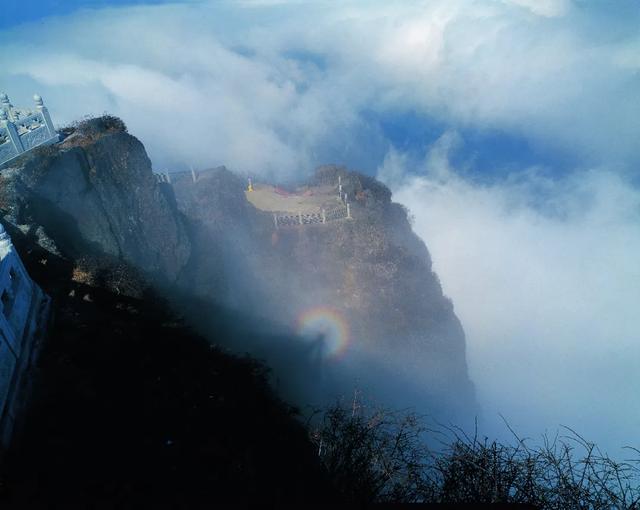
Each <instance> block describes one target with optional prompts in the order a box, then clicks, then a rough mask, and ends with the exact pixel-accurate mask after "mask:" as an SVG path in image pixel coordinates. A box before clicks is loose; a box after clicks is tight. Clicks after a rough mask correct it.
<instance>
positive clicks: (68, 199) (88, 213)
mask: <svg viewBox="0 0 640 510" xmlns="http://www.w3.org/2000/svg"><path fill="white" fill-rule="evenodd" d="M0 208H1V209H3V212H4V218H5V221H8V222H10V223H13V224H14V225H16V226H21V225H23V226H24V227H23V228H29V229H31V230H32V231H33V233H34V234H35V233H36V231H38V229H40V233H42V232H45V233H49V237H50V238H51V239H54V241H55V245H56V246H57V249H58V250H59V252H61V253H64V254H65V255H66V256H68V257H72V258H74V259H80V258H81V257H83V256H86V255H87V254H89V253H92V254H104V255H106V256H110V257H113V258H115V259H121V260H123V261H125V262H127V263H130V264H132V265H133V266H136V267H138V268H140V269H141V270H142V271H144V272H145V273H147V274H148V275H150V276H151V277H152V278H154V277H163V278H166V279H168V280H169V281H173V280H175V279H176V278H177V276H178V274H179V273H180V270H181V269H182V268H183V266H184V265H185V264H186V262H187V260H188V258H189V255H190V242H189V239H188V237H187V235H186V231H185V229H184V226H183V224H182V220H181V218H180V215H179V214H178V212H177V211H176V209H175V207H174V206H173V204H172V203H171V200H170V197H167V196H166V195H165V194H164V193H163V192H162V190H161V188H160V186H159V185H158V184H157V183H156V182H155V178H154V176H153V173H152V171H151V162H150V161H149V158H148V157H147V154H146V152H145V149H144V147H143V145H142V144H141V143H140V141H139V140H137V139H136V138H135V137H133V136H131V135H129V134H128V133H126V130H125V128H124V126H123V125H122V124H121V123H119V122H117V121H116V120H114V119H110V118H108V117H107V118H100V119H92V120H90V121H85V122H83V123H80V125H79V126H78V127H77V128H76V129H75V131H74V132H73V133H72V134H71V135H70V136H68V137H67V138H66V140H64V141H63V142H62V143H59V144H56V145H51V146H47V147H41V148H38V149H35V150H33V151H31V152H29V153H27V154H25V155H24V156H22V157H21V158H18V159H17V160H14V161H13V162H12V163H11V166H10V167H9V168H4V169H3V170H2V173H1V175H0Z"/></svg>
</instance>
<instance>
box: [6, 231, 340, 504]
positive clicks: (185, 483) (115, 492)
mask: <svg viewBox="0 0 640 510" xmlns="http://www.w3.org/2000/svg"><path fill="white" fill-rule="evenodd" d="M12 234H13V238H14V240H15V241H16V245H17V246H18V249H19V251H20V253H21V255H22V256H23V258H24V260H25V263H26V266H27V268H28V270H29V272H30V274H31V275H32V276H33V277H34V279H35V280H36V281H37V282H38V283H39V284H40V285H41V286H42V287H43V289H44V290H45V291H46V292H47V293H49V294H50V295H51V296H52V298H53V303H54V317H55V320H54V322H53V324H52V326H51V328H50V332H49V338H48V341H47V344H46V346H45V348H44V350H43V352H42V353H41V359H40V364H39V367H40V368H39V374H38V376H37V379H36V381H35V393H34V395H33V398H32V403H31V406H30V411H29V412H28V415H27V416H26V419H25V421H24V428H23V430H22V432H21V434H20V435H19V436H18V438H17V442H16V444H15V446H14V448H13V449H12V450H11V451H9V452H8V453H7V454H6V456H5V459H4V463H3V480H2V481H3V484H2V493H1V494H0V504H2V507H3V508H5V507H6V506H9V507H15V508H77V507H82V508H87V505H88V504H89V507H91V508H168V507H171V508H200V507H210V506H211V504H212V503H213V502H219V501H233V502H240V503H241V502H260V503H273V502H293V501H298V502H300V501H307V500H308V498H309V497H310V495H312V494H314V495H316V496H314V498H315V497H319V498H321V499H329V498H331V494H332V492H331V489H330V488H329V486H328V483H327V482H326V476H325V473H324V472H323V471H322V470H321V468H320V466H319V463H318V460H317V457H316V456H315V454H314V450H313V448H312V446H311V444H310V443H309V441H308V439H307V436H306V432H305V430H304V428H303V427H302V426H301V425H300V424H299V423H298V422H297V421H296V420H295V419H294V412H293V410H292V409H291V408H289V407H288V406H286V405H285V404H284V403H282V402H281V401H280V400H279V399H278V398H277V397H276V396H275V395H273V393H272V392H271V391H270V389H269V385H268V384H267V383H266V380H265V369H264V367H263V366H262V365H260V364H258V363H256V362H254V361H252V360H251V359H248V358H244V359H241V358H236V357H234V356H231V355H229V354H228V353H224V352H221V351H220V350H218V349H216V348H212V347H211V344H210V343H209V342H206V341H204V340H203V339H201V338H199V337H197V336H195V335H194V334H192V333H191V332H190V331H189V330H188V329H187V328H185V327H184V326H183V325H182V324H181V322H180V321H179V320H177V319H175V318H174V317H173V316H172V313H171V312H170V311H169V310H168V309H167V307H166V306H165V305H164V304H163V303H162V302H161V301H160V300H158V299H157V298H156V297H155V296H154V295H153V294H152V293H151V292H150V291H148V290H145V289H143V288H139V289H138V291H139V293H140V294H141V295H142V296H143V299H136V298H131V297H126V296H124V295H118V294H116V293H114V292H111V291H109V290H106V289H104V288H101V287H100V286H96V285H93V286H88V285H85V284H82V283H80V282H78V281H76V280H77V278H76V279H74V273H73V265H72V264H71V263H70V262H69V261H68V260H64V259H62V258H60V257H57V256H55V255H52V254H51V253H49V252H47V251H45V250H42V249H41V248H40V247H39V246H37V245H36V244H34V243H33V242H32V241H31V240H29V238H28V237H27V236H22V235H21V234H20V233H19V232H18V231H16V230H15V229H13V231H12ZM120 270H123V269H122V268H120ZM212 340H213V341H214V342H215V340H216V339H215V338H212Z"/></svg>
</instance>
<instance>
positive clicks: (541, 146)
mask: <svg viewBox="0 0 640 510" xmlns="http://www.w3.org/2000/svg"><path fill="white" fill-rule="evenodd" d="M80 6H82V7H90V8H89V9H81V10H78V8H79V7H80ZM60 9H62V10H60ZM3 13H4V14H7V13H8V15H6V16H4V17H3V18H2V19H1V21H0V23H1V24H0V45H2V48H3V52H2V53H0V88H2V89H3V90H4V91H6V92H7V93H8V94H9V96H10V97H11V98H12V100H13V101H14V103H16V104H22V103H29V102H30V101H31V99H30V98H31V95H32V94H33V93H34V92H38V93H40V94H41V95H42V96H43V97H44V99H45V102H46V104H47V105H48V106H49V108H50V110H51V112H52V115H53V118H54V121H55V122H58V123H59V124H65V123H68V122H72V121H73V120H75V119H78V118H81V117H83V116H85V115H89V114H100V113H102V112H105V111H107V112H110V113H113V114H115V115H118V116H120V117H122V118H123V119H124V120H125V122H126V123H127V125H128V126H129V130H130V132H131V133H133V134H134V135H135V136H137V137H139V138H140V139H141V140H142V141H143V142H144V144H145V147H146V148H147V151H148V153H149V156H150V158H151V160H152V162H153V165H154V168H155V169H156V170H167V169H169V170H171V169H181V168H185V167H187V166H189V165H193V166H194V167H196V168H202V167H208V166H215V165H219V164H225V165H227V166H228V167H229V168H231V169H233V170H236V171H238V172H243V173H248V174H251V175H252V176H254V178H255V179H256V180H260V179H265V180H266V179H270V180H279V181H287V180H296V179H301V178H303V177H305V176H307V175H308V174H309V173H310V172H311V171H312V170H313V168H314V167H315V166H316V165H319V164H323V163H329V162H335V163H342V164H347V165H348V166H350V167H352V168H356V169H359V170H362V171H365V172H367V173H369V174H371V175H376V176H378V177H379V178H380V179H382V180H384V181H385V182H386V183H387V184H388V185H389V186H390V187H391V189H392V190H393V192H394V197H395V199H396V200H398V201H400V202H401V203H403V204H404V205H406V206H407V207H408V208H409V209H410V211H411V213H412V215H413V216H414V218H415V219H414V228H415V230H416V232H417V233H418V234H419V235H420V236H421V237H422V238H423V239H424V240H425V242H426V243H427V245H428V247H429V249H430V251H431V254H432V257H433V261H434V268H435V270H436V272H437V273H438V275H439V277H440V279H441V281H442V283H443V287H444V290H445V292H446V293H447V294H448V295H450V296H451V297H452V299H453V302H454V305H455V308H456V311H457V313H458V314H459V316H460V318H461V320H462V323H463V325H464V327H465V331H466V333H467V350H468V356H469V368H470V372H471V376H472V378H473V379H474V381H475V383H476V386H477V388H478V394H479V398H480V401H481V404H482V405H483V407H484V409H485V411H486V416H489V417H490V416H494V417H495V416H497V415H498V414H497V413H502V414H503V415H505V416H507V417H509V418H511V419H510V422H511V424H512V425H514V426H515V427H516V428H517V429H518V430H520V431H523V434H530V435H536V434H538V433H540V432H541V431H544V430H545V429H546V430H553V427H556V426H557V425H558V424H561V423H562V424H567V425H572V426H574V427H575V428H576V429H578V430H579V431H581V432H584V434H585V435H587V436H588V437H591V438H593V439H594V440H597V441H598V442H599V443H601V444H605V445H606V446H607V447H616V446H620V445H622V444H625V443H627V444H628V442H629V438H637V430H638V428H639V427H640V393H639V392H637V388H638V385H640V380H639V378H638V377H639V376H638V371H637V368H635V367H634V366H633V365H632V364H630V363H629V360H637V359H640V316H639V314H638V313H637V308H638V303H640V270H639V269H638V263H637V261H638V260H640V191H639V189H638V184H639V183H640V173H639V172H638V166H639V164H640V146H639V144H638V139H639V138H640V136H639V135H640V7H639V4H638V2H637V1H635V0H633V1H632V0H616V1H615V2H612V1H604V0H593V1H586V0H429V1H408V0H407V1H401V0H397V1H377V0H370V1H367V2H365V1H349V0H346V1H344V2H339V3H338V2H301V1H295V0H238V1H235V2H232V1H193V2H188V3H172V4H168V3H160V2H145V3H144V5H143V4H142V3H141V2H139V3H136V5H132V4H131V3H127V4H126V5H125V4H124V3H123V2H108V3H107V2H79V1H75V2H73V1H64V2H62V1H60V2H53V1H52V0H48V1H47V0H44V1H42V2H27V3H26V5H25V4H23V3H21V4H20V5H19V6H18V3H17V2H13V0H10V3H9V6H8V8H7V7H5V8H4V11H3ZM54 14H55V15H57V17H55V18H52V17H51V15H54ZM38 17H39V19H36V18H38ZM22 23H33V24H34V25H32V26H28V25H27V26H19V25H21V24H22ZM514 360H518V362H514ZM505 381H509V384H505ZM635 446H640V445H639V444H637V441H636V444H635Z"/></svg>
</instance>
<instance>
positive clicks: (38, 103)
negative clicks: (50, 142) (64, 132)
mask: <svg viewBox="0 0 640 510" xmlns="http://www.w3.org/2000/svg"><path fill="white" fill-rule="evenodd" d="M33 100H34V101H35V102H36V108H37V109H38V111H39V112H40V114H41V115H42V120H44V123H45V125H46V126H47V130H48V131H49V135H50V136H55V135H56V134H57V132H56V130H55V128H54V127H53V122H51V116H50V115H49V110H48V109H47V107H46V106H45V105H44V102H43V101H42V98H41V97H40V96H39V95H38V94H35V95H34V96H33Z"/></svg>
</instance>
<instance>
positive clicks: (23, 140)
mask: <svg viewBox="0 0 640 510" xmlns="http://www.w3.org/2000/svg"><path fill="white" fill-rule="evenodd" d="M33 99H34V101H35V102H36V110H35V111H26V110H22V109H19V108H14V106H13V105H12V104H11V103H10V102H9V98H8V97H7V95H6V94H0V164H2V163H6V162H8V161H11V160H12V159H14V158H16V157H18V156H19V155H20V154H23V153H24V152H27V151H29V150H31V149H33V148H35V147H38V146H40V145H45V144H50V143H54V142H57V141H58V140H59V136H58V133H57V132H56V130H55V128H54V127H53V122H51V116H50V115H49V110H47V108H46V107H45V106H44V103H43V101H42V98H41V97H40V96H39V95H37V94H36V95H35V96H33Z"/></svg>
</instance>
